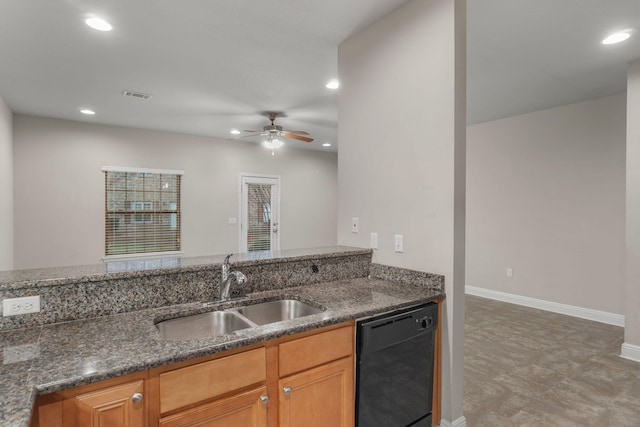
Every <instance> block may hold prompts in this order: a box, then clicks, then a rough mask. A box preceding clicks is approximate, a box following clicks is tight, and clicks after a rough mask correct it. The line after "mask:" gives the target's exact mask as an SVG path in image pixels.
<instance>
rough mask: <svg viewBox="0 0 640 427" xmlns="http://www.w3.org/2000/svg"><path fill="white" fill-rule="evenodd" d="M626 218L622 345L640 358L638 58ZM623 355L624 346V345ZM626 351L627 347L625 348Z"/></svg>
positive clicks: (631, 85) (631, 84)
mask: <svg viewBox="0 0 640 427" xmlns="http://www.w3.org/2000/svg"><path fill="white" fill-rule="evenodd" d="M627 76H628V77H627V117H628V118H629V120H627V179H626V182H627V211H626V213H627V217H626V225H627V229H626V278H625V279H626V283H625V286H624V289H625V295H624V297H625V298H624V300H625V306H624V314H625V329H624V341H625V345H627V346H628V345H630V346H633V348H632V349H633V352H632V354H627V356H632V357H633V358H635V359H636V360H638V361H640V60H638V61H635V62H632V63H631V64H629V68H628V74H627ZM622 350H623V354H625V347H624V346H623V349H622ZM627 350H629V349H627Z"/></svg>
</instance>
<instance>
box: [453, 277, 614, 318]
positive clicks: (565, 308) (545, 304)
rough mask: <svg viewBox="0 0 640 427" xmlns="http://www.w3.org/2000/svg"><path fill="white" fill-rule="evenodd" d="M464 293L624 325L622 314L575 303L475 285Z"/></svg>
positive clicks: (468, 287) (467, 288) (467, 287)
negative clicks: (554, 300)
mask: <svg viewBox="0 0 640 427" xmlns="http://www.w3.org/2000/svg"><path fill="white" fill-rule="evenodd" d="M465 293H467V294H469V295H475V296H479V297H484V298H489V299H494V300H498V301H504V302H509V303H512V304H517V305H523V306H525V307H531V308H537V309H539V310H545V311H551V312H553V313H559V314H566V315H567V316H573V317H579V318H581V319H587V320H593V321H595V322H600V323H606V324H608V325H615V326H621V327H624V315H622V314H615V313H608V312H606V311H598V310H592V309H590V308H582V307H576V306H575V305H569V304H560V303H557V302H552V301H545V300H541V299H537V298H530V297H523V296H520V295H515V294H508V293H506V292H500V291H494V290H491V289H484V288H478V287H475V286H468V285H467V286H465Z"/></svg>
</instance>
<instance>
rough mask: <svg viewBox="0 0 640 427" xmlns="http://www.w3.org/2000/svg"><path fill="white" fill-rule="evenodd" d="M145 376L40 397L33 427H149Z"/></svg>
mask: <svg viewBox="0 0 640 427" xmlns="http://www.w3.org/2000/svg"><path fill="white" fill-rule="evenodd" d="M146 377H147V374H146V373H140V374H133V375H127V376H124V377H121V378H114V379H111V380H107V381H103V382H100V383H96V384H90V385H86V386H82V387H77V388H74V389H70V390H64V391H61V392H57V393H51V394H48V395H44V396H38V397H37V399H36V407H35V410H34V412H33V416H32V418H31V423H30V427H143V426H147V425H148V422H147V421H148V420H147V400H148V397H147V395H146V392H147V390H146Z"/></svg>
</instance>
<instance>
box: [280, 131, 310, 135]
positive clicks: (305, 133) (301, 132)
mask: <svg viewBox="0 0 640 427" xmlns="http://www.w3.org/2000/svg"><path fill="white" fill-rule="evenodd" d="M284 132H289V133H297V134H298V135H309V132H305V131H303V130H285V131H284Z"/></svg>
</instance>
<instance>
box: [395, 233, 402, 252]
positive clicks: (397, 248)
mask: <svg viewBox="0 0 640 427" xmlns="http://www.w3.org/2000/svg"><path fill="white" fill-rule="evenodd" d="M394 248H395V251H396V252H404V238H403V237H402V234H396V235H395V246H394Z"/></svg>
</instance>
